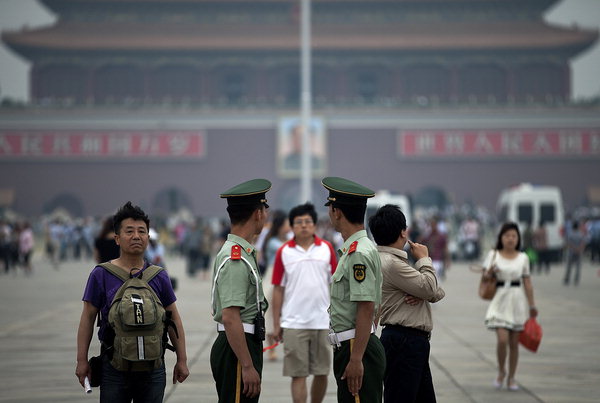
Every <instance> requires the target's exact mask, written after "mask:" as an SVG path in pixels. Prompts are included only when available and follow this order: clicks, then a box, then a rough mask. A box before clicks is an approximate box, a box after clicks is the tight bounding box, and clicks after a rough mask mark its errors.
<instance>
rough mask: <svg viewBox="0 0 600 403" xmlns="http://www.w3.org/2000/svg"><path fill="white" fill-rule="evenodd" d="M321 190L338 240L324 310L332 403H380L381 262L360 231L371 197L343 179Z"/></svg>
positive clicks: (328, 181) (325, 181)
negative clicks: (330, 349)
mask: <svg viewBox="0 0 600 403" xmlns="http://www.w3.org/2000/svg"><path fill="white" fill-rule="evenodd" d="M322 184H323V186H324V187H325V188H326V189H327V190H329V197H328V198H327V199H328V202H327V203H326V204H325V205H326V206H328V207H329V218H330V219H331V223H332V225H333V227H334V228H335V230H336V231H339V232H340V233H341V234H342V237H343V239H344V245H343V246H342V249H341V250H339V251H338V254H339V256H340V259H339V262H338V266H337V269H336V272H335V274H334V275H333V278H332V283H331V304H330V307H329V315H330V322H331V324H330V325H331V331H330V335H329V341H330V342H331V344H332V345H333V346H334V354H333V372H334V375H335V379H336V381H337V386H338V390H337V397H338V402H351V403H357V402H363V403H376V402H381V399H382V392H383V376H384V372H385V351H384V349H383V346H382V344H381V342H380V341H379V338H378V337H377V336H376V335H375V325H374V316H375V312H376V311H377V309H378V307H379V304H380V302H381V283H382V276H381V261H380V259H379V253H378V252H377V248H376V246H375V244H374V243H373V242H372V241H371V240H370V239H369V238H368V237H367V232H366V231H365V226H364V217H365V210H366V207H367V198H369V197H373V196H374V195H375V193H374V192H373V191H372V190H371V189H368V188H366V187H364V186H362V185H359V184H358V183H355V182H352V181H350V180H347V179H343V178H336V177H328V178H324V179H323V180H322Z"/></svg>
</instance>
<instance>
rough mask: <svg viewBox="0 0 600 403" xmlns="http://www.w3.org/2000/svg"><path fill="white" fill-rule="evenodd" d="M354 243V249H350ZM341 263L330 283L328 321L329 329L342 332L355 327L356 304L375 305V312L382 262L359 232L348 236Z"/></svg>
mask: <svg viewBox="0 0 600 403" xmlns="http://www.w3.org/2000/svg"><path fill="white" fill-rule="evenodd" d="M354 242H356V245H354V246H352V245H353V244H354ZM338 255H339V256H340V260H339V262H338V265H337V269H336V271H335V273H334V274H333V277H332V279H331V303H330V306H329V320H330V322H331V328H332V329H333V330H334V331H335V332H336V333H339V332H343V331H345V330H348V329H354V328H355V327H356V308H357V302H361V301H372V302H375V312H377V308H378V306H379V304H380V303H381V281H382V278H381V261H380V260H379V253H378V252H377V248H376V247H375V244H374V243H373V242H372V241H371V240H370V239H369V238H368V237H367V231H365V230H361V231H358V232H355V233H354V234H352V236H350V237H349V238H348V239H347V240H346V242H344V245H343V246H342V249H340V250H338Z"/></svg>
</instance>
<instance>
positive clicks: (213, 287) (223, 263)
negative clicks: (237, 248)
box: [210, 256, 261, 316]
mask: <svg viewBox="0 0 600 403" xmlns="http://www.w3.org/2000/svg"><path fill="white" fill-rule="evenodd" d="M241 258H242V261H243V262H244V263H246V266H248V267H249V268H250V271H251V272H252V275H254V278H255V279H256V307H257V309H258V310H259V311H260V310H261V306H260V296H259V293H260V285H259V281H258V280H259V279H258V273H256V270H254V267H252V265H251V264H250V262H249V261H248V260H247V259H246V258H245V257H243V256H241ZM229 260H231V256H227V257H226V258H225V259H223V262H221V264H220V265H219V267H218V268H217V272H216V273H215V279H214V280H213V283H212V287H211V290H210V306H211V310H212V314H213V316H214V314H215V312H216V307H215V288H216V287H217V280H218V279H219V274H220V273H221V269H222V268H223V266H225V263H227V262H228V261H229Z"/></svg>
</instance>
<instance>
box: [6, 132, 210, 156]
mask: <svg viewBox="0 0 600 403" xmlns="http://www.w3.org/2000/svg"><path fill="white" fill-rule="evenodd" d="M205 143H206V142H205V134H204V132H202V131H175V130H173V131H153V130H147V131H146V130H136V131H119V130H74V131H70V130H0V158H3V159H4V158H33V159H36V158H40V159H70V158H73V159H80V158H94V157H101V158H116V157H131V158H165V159H177V158H184V159H185V158H203V157H204V155H205V151H206V150H205Z"/></svg>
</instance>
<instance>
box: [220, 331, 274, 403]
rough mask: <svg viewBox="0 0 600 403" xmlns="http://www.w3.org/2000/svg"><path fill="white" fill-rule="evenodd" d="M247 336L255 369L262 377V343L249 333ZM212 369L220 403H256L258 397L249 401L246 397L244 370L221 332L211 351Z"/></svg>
mask: <svg viewBox="0 0 600 403" xmlns="http://www.w3.org/2000/svg"><path fill="white" fill-rule="evenodd" d="M245 335H246V344H247V345H248V350H249V351H250V356H251V357H252V362H253V363H254V368H256V371H257V372H258V374H259V375H261V376H262V368H263V352H262V342H260V341H257V340H255V339H254V336H253V335H251V334H248V333H245ZM210 368H211V369H212V373H213V378H214V379H215V386H216V388H217V395H218V396H219V403H238V402H239V403H256V402H258V398H259V397H260V396H257V397H255V398H253V399H249V398H248V397H246V396H244V394H243V390H244V384H243V382H242V369H241V367H240V366H239V363H238V359H237V356H236V355H235V353H234V352H233V350H232V349H231V347H230V346H229V343H228V342H227V336H225V332H219V335H218V336H217V339H216V340H215V342H214V343H213V346H212V349H211V350H210Z"/></svg>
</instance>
